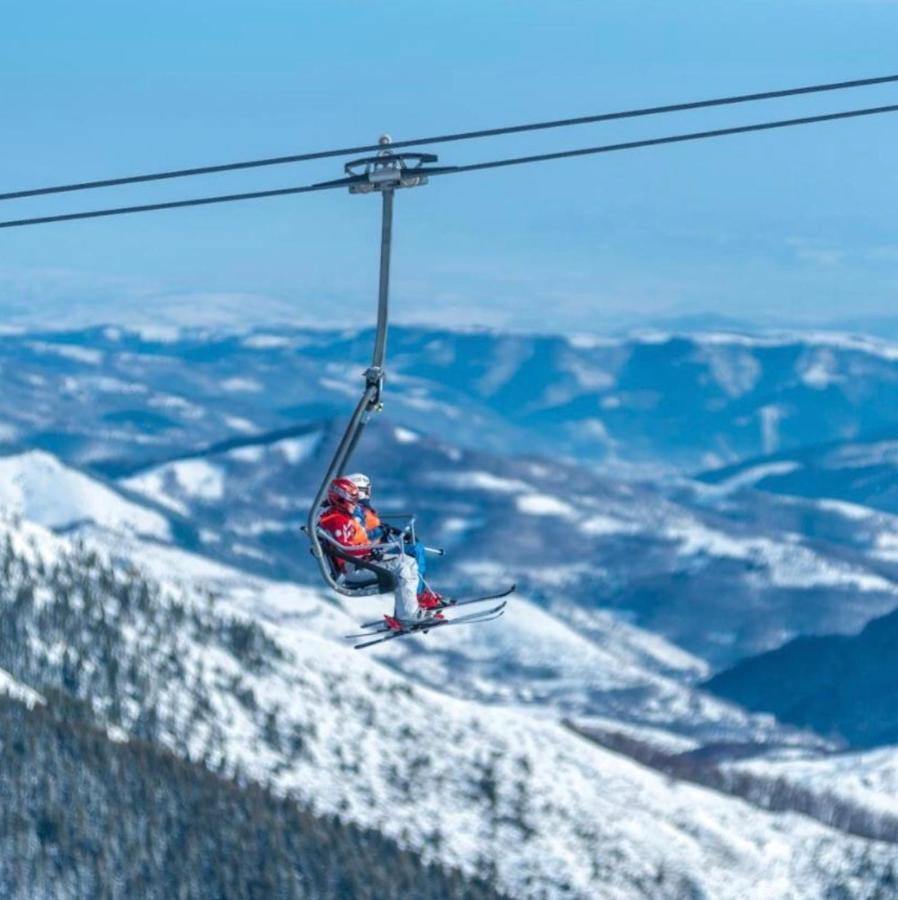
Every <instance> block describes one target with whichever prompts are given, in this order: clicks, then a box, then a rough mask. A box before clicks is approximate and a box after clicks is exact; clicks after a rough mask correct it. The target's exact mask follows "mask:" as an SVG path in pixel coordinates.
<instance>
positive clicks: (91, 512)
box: [0, 450, 171, 540]
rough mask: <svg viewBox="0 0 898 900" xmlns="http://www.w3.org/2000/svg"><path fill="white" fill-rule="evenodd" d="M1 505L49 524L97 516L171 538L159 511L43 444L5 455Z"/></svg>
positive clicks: (122, 528) (0, 470) (120, 527)
mask: <svg viewBox="0 0 898 900" xmlns="http://www.w3.org/2000/svg"><path fill="white" fill-rule="evenodd" d="M0 505H2V506H4V507H5V508H6V509H8V510H13V511H15V512H17V513H19V514H20V515H22V516H25V517H26V518H28V519H30V520H31V521H32V522H36V523H39V524H41V525H45V526H47V527H48V528H54V529H64V528H68V527H71V526H73V525H77V524H78V523H80V522H84V521H93V522H96V523H97V524H98V525H100V526H101V527H103V528H108V529H111V530H112V531H117V532H124V533H129V534H130V533H133V534H142V535H146V536H148V537H153V538H157V539H160V540H170V539H171V531H170V529H169V525H168V522H167V521H166V519H165V518H164V517H163V516H161V515H160V514H159V513H157V512H155V511H153V510H149V509H146V508H144V507H142V506H138V505H137V504H136V503H132V502H130V501H128V500H126V499H125V498H124V497H122V496H121V495H120V494H118V493H116V492H115V491H114V490H112V489H111V488H108V487H106V486H105V485H103V484H101V483H100V482H98V481H97V480H95V479H93V478H90V477H88V476H87V475H84V474H83V473H81V472H78V471H77V470H75V469H72V468H70V467H68V466H64V465H63V464H62V463H60V462H59V460H57V459H56V457H54V456H51V455H50V454H49V453H44V452H42V451H39V450H33V451H30V452H28V453H23V454H19V455H17V456H5V457H2V458H0Z"/></svg>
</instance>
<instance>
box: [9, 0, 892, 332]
mask: <svg viewBox="0 0 898 900" xmlns="http://www.w3.org/2000/svg"><path fill="white" fill-rule="evenodd" d="M896 34H898V3H895V2H876V0H853V2H840V0H816V2H791V0H785V2H784V0H780V2H768V0H754V2H752V3H736V2H732V0H731V2H728V3H721V2H701V3H673V2H670V0H668V2H639V0H636V2H632V0H631V2H601V3H599V2H591V3H587V2H571V0H563V2H552V3H526V2H496V0H481V2H468V0H462V2H455V3H451V4H449V3H431V4H421V3H411V2H404V0H400V2H393V3H388V4H373V3H363V2H341V0H336V2H334V0H331V2H327V3H323V2H322V3H308V2H306V3H301V2H292V3H286V2H266V0H259V2H255V3H253V4H247V3H234V2H221V0H219V2H215V3H211V2H205V0H193V2H191V3H183V2H181V3H172V2H168V0H161V2H156V3H154V4H152V5H150V4H141V5H137V4H122V3H111V2H110V3H105V2H104V3H101V2H93V0H85V2H82V3H80V4H77V5H75V4H71V3H60V2H47V3H41V4H31V5H25V4H17V5H16V7H15V8H14V9H7V10H6V11H5V14H4V28H3V33H2V36H0V50H2V52H0V79H2V83H3V90H2V92H0V112H2V117H3V122H4V126H5V127H4V139H3V142H2V144H0V161H2V167H0V189H2V190H6V189H13V188H18V187H24V186H33V185H40V184H44V183H48V182H49V183H52V182H56V181H59V180H70V179H82V178H85V179H88V178H94V177H104V176H109V175H117V174H129V173H132V172H138V171H143V170H154V169H157V168H160V167H162V168H167V167H178V166H190V165H197V164H204V163H210V162H219V161H229V160H233V159H242V158H252V157H256V156H269V155H278V154H283V153H290V152H298V151H303V150H310V149H321V148H326V147H331V146H340V145H345V144H354V143H362V142H367V141H370V140H374V139H376V137H377V136H378V135H379V134H380V133H381V132H382V131H384V130H387V131H389V132H391V133H392V134H393V135H394V137H396V138H397V139H398V138H404V137H410V136H415V135H420V134H427V133H432V132H439V131H452V130H464V129H469V128H478V127H489V126H493V125H498V124H506V123H516V122H519V121H528V120H533V119H541V118H548V117H560V116H569V115H582V114H585V113H590V112H600V111H606V110H613V109H622V108H627V107H629V106H635V105H646V104H654V103H666V102H676V101H681V100H688V99H695V98H701V97H709V96H716V95H722V94H728V93H740V92H745V91H754V90H764V89H770V88H777V87H785V86H791V85H801V84H809V83H814V82H820V81H835V80H842V79H848V78H855V77H865V76H873V75H879V74H891V73H893V72H898V53H896V52H895V35H896ZM896 98H898V87H890V88H878V89H871V90H865V91H862V92H861V91H858V92H847V93H840V94H830V95H826V96H823V97H816V98H809V99H805V100H803V101H801V102H799V101H777V102H772V103H767V104H752V105H750V106H744V107H740V108H735V109H729V110H717V111H709V112H703V113H690V114H683V115H676V116H667V117H663V118H658V119H646V120H642V121H635V122H630V123H615V124H607V125H600V126H591V127H585V128H577V129H569V130H567V131H565V132H559V133H549V134H542V135H533V136H529V137H525V138H521V137H515V138H514V139H507V140H506V139H503V140H500V141H492V142H471V143H469V144H465V145H447V146H445V147H443V148H438V150H437V152H440V154H441V159H442V160H443V161H445V162H447V163H455V162H467V161H473V160H478V159H488V158H493V157H497V156H504V155H511V154H515V155H517V154H519V153H530V152H539V151H541V150H543V149H558V148H563V147H575V146H587V145H590V144H596V143H605V142H607V141H615V140H622V139H624V140H625V139H629V138H638V137H646V136H654V135H660V134H667V133H674V132H677V131H686V130H694V129H701V128H709V127H717V126H722V125H726V124H738V123H742V122H749V121H760V120H763V119H767V118H780V117H788V116H791V115H797V114H803V113H804V112H807V113H814V112H822V111H831V110H839V109H847V108H851V107H854V106H868V105H870V106H872V105H877V104H881V103H890V102H892V103H894V102H896ZM896 139H898V116H894V117H891V118H888V117H883V118H879V119H867V120H859V121H852V122H847V123H838V124H830V125H821V126H810V127H808V128H806V129H801V130H791V131H788V132H780V133H770V134H763V135H755V136H750V137H738V138H727V139H722V140H719V141H709V142H704V143H702V144H693V145H683V146H677V147H668V148H663V149H654V150H641V151H635V152H630V153H626V154H620V155H616V156H605V157H602V158H592V159H582V160H578V161H573V162H562V163H549V164H544V165H541V166H532V167H527V168H521V169H512V170H507V171H502V172H496V173H490V174H476V175H470V176H464V177H460V178H446V179H441V180H435V181H434V183H433V184H431V185H430V186H428V187H426V188H421V189H418V190H415V191H406V192H404V193H403V194H402V195H400V196H399V197H398V200H397V221H396V240H397V244H396V255H395V259H394V297H395V304H394V309H395V311H396V317H397V318H398V319H403V320H406V321H410V320H415V321H437V322H450V323H453V324H472V323H473V324H491V325H498V326H503V327H517V328H524V329H539V330H543V331H569V330H592V329H603V328H607V327H612V326H615V325H620V324H622V323H624V324H628V325H629V324H636V325H638V324H641V323H651V322H654V321H657V320H659V319H663V318H666V317H669V316H670V317H672V316H680V315H688V314H695V313H708V312H711V313H715V314H719V315H723V316H735V317H739V318H744V319H748V320H752V321H758V322H768V321H776V322H784V323H808V324H812V323H820V322H828V321H831V320H841V319H846V318H850V317H858V316H878V315H889V314H891V312H892V308H893V306H894V301H895V299H896V296H898V233H896V225H895V214H894V213H895V209H896V208H898V179H896V176H895V169H894V158H895V150H894V148H895V145H896ZM337 162H338V161H333V160H332V161H324V162H322V163H315V164H312V165H306V166H302V167H282V168H277V169H268V170H262V171H259V172H255V173H245V174H240V175H236V176H217V177H209V178H202V179H199V178H198V179H191V180H189V181H182V182H171V183H167V184H162V185H156V186H155V187H143V188H139V189H130V188H129V189H117V190H110V191H105V192H99V191H98V192H93V193H90V194H82V195H80V196H78V195H72V196H70V197H68V198H64V197H57V198H51V199H42V200H36V201H17V202H15V203H6V204H4V212H5V213H9V214H10V215H11V216H18V215H27V214H41V213H43V212H51V211H65V210H68V209H75V208H90V207H95V206H105V205H119V204H121V203H130V202H144V201H149V200H150V199H151V198H152V199H156V198H158V199H167V198H176V197H183V196H194V195H203V194H209V193H218V192H227V191H232V190H243V189H247V190H250V189H254V188H256V187H278V186H283V185H290V184H299V183H304V182H306V181H310V180H315V179H318V178H329V177H334V176H335V175H337V174H338V173H339V168H340V167H339V165H338V164H337ZM3 217H4V218H6V217H8V216H6V215H4V216H3ZM377 227H378V206H377V201H376V200H375V199H374V198H371V197H351V196H349V195H348V194H343V193H342V192H341V193H335V192H334V193H327V194H322V195H310V196H305V197H295V198H286V199H273V200H266V201H258V202H253V203H245V204H237V205H232V206H227V207H217V208H206V209H197V210H190V211H181V212H169V213H166V212H163V213H154V214H150V215H144V216H133V217H122V218H118V219H109V220H100V221H94V222H83V223H77V224H65V225H52V226H46V227H41V228H32V229H21V230H17V231H6V232H2V233H0V247H2V250H0V313H3V314H4V315H5V316H6V318H7V320H8V321H21V320H24V319H32V320H36V319H37V320H41V321H44V322H58V323H60V324H65V323H68V322H74V321H101V320H102V321H113V320H115V321H121V320H130V321H138V320H139V321H144V322H145V321H153V320H154V319H156V318H159V319H160V320H168V319H170V318H172V317H173V316H179V317H182V318H188V319H190V320H195V321H212V322H215V321H220V322H243V323H246V324H252V323H253V322H258V323H259V324H263V323H264V322H265V321H266V320H270V319H286V318H295V319H298V320H306V321H319V322H320V321H328V322H337V323H346V324H357V323H363V322H365V321H368V320H370V318H371V317H372V315H373V294H374V287H375V283H376V261H377V246H376V237H377Z"/></svg>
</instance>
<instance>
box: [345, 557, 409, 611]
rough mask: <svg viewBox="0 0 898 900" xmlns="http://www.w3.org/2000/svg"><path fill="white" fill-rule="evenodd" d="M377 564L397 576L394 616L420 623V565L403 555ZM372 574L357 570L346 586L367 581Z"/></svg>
mask: <svg viewBox="0 0 898 900" xmlns="http://www.w3.org/2000/svg"><path fill="white" fill-rule="evenodd" d="M377 564H378V565H380V566H383V567H384V568H385V569H389V570H390V571H391V572H392V573H393V575H395V576H396V588H395V590H394V591H393V615H394V616H395V617H396V618H397V619H399V621H400V622H417V621H418V583H419V576H418V563H417V562H416V561H415V558H414V557H413V556H408V555H407V554H405V553H403V554H401V555H400V556H388V557H386V558H385V559H379V560H378V561H377ZM370 578H371V573H370V572H368V571H366V570H365V569H356V570H355V571H354V572H351V573H350V574H349V575H348V576H347V577H346V579H345V581H346V584H348V585H351V584H352V583H353V581H356V580H357V581H367V580H368V579H370Z"/></svg>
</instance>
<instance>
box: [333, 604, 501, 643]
mask: <svg viewBox="0 0 898 900" xmlns="http://www.w3.org/2000/svg"><path fill="white" fill-rule="evenodd" d="M506 605H507V601H503V602H502V603H499V604H497V605H496V606H494V607H493V608H492V609H481V610H478V611H477V612H472V613H468V614H467V615H465V616H459V617H458V618H453V619H427V620H424V621H421V622H415V623H414V624H413V625H411V626H410V627H411V628H413V629H422V628H430V627H432V626H431V624H430V623H431V622H432V623H433V624H434V625H437V624H439V623H440V622H445V621H450V622H473V621H475V620H476V619H477V617H478V616H488V615H491V614H492V613H495V612H497V611H498V610H500V609H504V608H505V606H506ZM441 611H442V610H441ZM377 624H378V625H379V626H380V627H379V628H374V629H372V630H371V631H363V632H361V633H359V634H344V635H343V637H345V638H346V639H347V640H352V639H354V638H364V637H371V635H373V634H387V633H388V632H390V633H393V634H395V633H396V632H394V631H393V629H392V628H389V627H388V626H387V624H386V622H385V621H384V620H383V619H381V620H380V621H379V622H378V623H377ZM403 633H405V632H403Z"/></svg>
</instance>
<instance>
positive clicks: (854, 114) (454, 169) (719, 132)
mask: <svg viewBox="0 0 898 900" xmlns="http://www.w3.org/2000/svg"><path fill="white" fill-rule="evenodd" d="M893 112H898V104H892V105H890V106H874V107H870V108H867V109H851V110H845V111H843V112H836V113H825V114H822V115H816V116H802V117H801V118H795V119H780V120H777V121H773V122H757V123H754V124H752V125H738V126H735V127H731V128H715V129H711V130H707V131H693V132H687V133H685V134H674V135H667V136H665V137H660V138H648V139H645V140H638V141H626V142H623V143H617V144H603V145H601V146H598V147H583V148H580V149H576V150H562V151H558V152H555V153H539V154H534V155H531V156H518V157H510V158H507V159H496V160H490V161H487V162H480V163H469V164H467V165H461V166H439V167H433V168H422V169H421V170H420V172H421V174H422V175H426V176H431V175H458V174H462V173H465V172H475V171H480V170H484V169H498V168H502V167H505V166H520V165H525V164H529V163H536V162H547V161H549V160H556V159H569V158H572V157H577V156H591V155H596V154H600V153H614V152H618V151H621V150H636V149H638V148H640V147H657V146H660V145H663V144H677V143H684V142H686V141H700V140H706V139H710V138H718V137H726V136H727V135H735V134H748V133H750V132H758V131H772V130H774V129H778V128H792V127H795V126H799V125H811V124H814V123H819V122H834V121H837V120H839V119H855V118H860V117H862V116H875V115H882V114H884V113H893ZM376 146H377V147H378V149H380V150H383V145H376ZM395 146H396V145H395V144H393V145H392V147H395ZM392 147H391V149H392ZM365 180H366V179H365V176H351V177H348V178H340V179H337V180H335V181H322V182H318V183H316V184H308V185H302V186H299V187H288V188H277V189H274V190H268V191H251V192H249V193H242V194H222V195H219V196H212V197H198V198H195V199H191V200H175V201H169V202H166V203H148V204H144V205H141V206H122V207H116V208H113V209H95V210H88V211H86V212H76V213H64V214H62V215H55V216H38V217H35V218H30V219H12V220H10V221H6V222H0V228H19V227H22V226H24V225H44V224H49V223H51V222H69V221H73V220H76V219H95V218H100V217H103V216H118V215H126V214H129V213H141V212H153V211H156V210H163V209H181V208H184V207H189V206H206V205H210V204H214V203H231V202H235V201H239V200H257V199H260V198H264V197H278V196H285V195H288V194H305V193H311V192H313V191H324V190H331V189H334V188H341V187H350V186H352V185H356V184H361V183H362V182H364V181H365Z"/></svg>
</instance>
